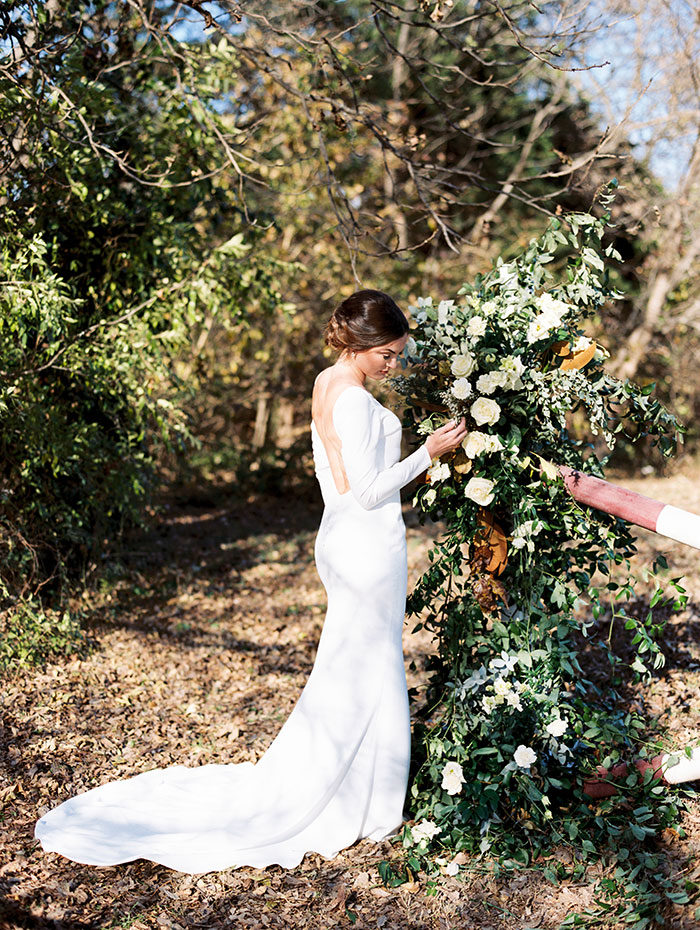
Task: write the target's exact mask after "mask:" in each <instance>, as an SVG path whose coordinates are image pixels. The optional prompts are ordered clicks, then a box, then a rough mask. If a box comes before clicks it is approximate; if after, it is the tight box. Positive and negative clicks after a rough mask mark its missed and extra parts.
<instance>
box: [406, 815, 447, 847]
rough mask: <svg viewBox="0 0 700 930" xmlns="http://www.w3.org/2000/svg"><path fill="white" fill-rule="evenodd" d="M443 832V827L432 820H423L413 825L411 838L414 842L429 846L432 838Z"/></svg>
mask: <svg viewBox="0 0 700 930" xmlns="http://www.w3.org/2000/svg"><path fill="white" fill-rule="evenodd" d="M441 832H442V828H441V827H438V825H437V824H436V823H434V822H433V821H432V820H421V822H420V823H417V824H416V825H415V826H413V827H411V839H412V840H413V842H414V843H425V844H426V846H427V844H428V843H429V842H430V840H432V838H433V837H434V836H437V835H438V833H441Z"/></svg>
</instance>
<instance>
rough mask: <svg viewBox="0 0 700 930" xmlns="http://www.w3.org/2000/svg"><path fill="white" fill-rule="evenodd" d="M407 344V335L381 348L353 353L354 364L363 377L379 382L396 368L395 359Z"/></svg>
mask: <svg viewBox="0 0 700 930" xmlns="http://www.w3.org/2000/svg"><path fill="white" fill-rule="evenodd" d="M407 342H408V335H406V336H402V337H401V338H400V339H395V340H394V341H393V342H387V344H386V345H383V346H374V347H373V348H371V349H363V350H362V351H360V352H356V353H355V362H356V364H357V365H358V366H359V368H360V370H361V371H362V373H363V374H364V375H365V377H367V378H372V379H373V380H375V381H379V380H381V379H382V378H385V377H386V376H387V375H388V374H389V372H390V371H392V370H393V369H394V368H396V363H397V359H398V357H399V355H400V354H401V352H402V351H403V348H404V346H405V345H406V343H407Z"/></svg>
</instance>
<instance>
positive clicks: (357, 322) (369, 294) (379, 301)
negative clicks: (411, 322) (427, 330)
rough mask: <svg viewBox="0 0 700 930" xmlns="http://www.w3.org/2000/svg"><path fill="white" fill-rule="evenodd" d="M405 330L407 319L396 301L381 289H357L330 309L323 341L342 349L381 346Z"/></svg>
mask: <svg viewBox="0 0 700 930" xmlns="http://www.w3.org/2000/svg"><path fill="white" fill-rule="evenodd" d="M407 332H408V320H407V319H406V317H405V316H404V315H403V313H402V312H401V310H400V309H399V307H398V305H397V304H396V301H395V300H393V299H392V298H391V297H389V295H388V294H385V293H384V292H383V291H356V292H355V293H354V294H352V295H351V296H350V297H346V298H345V300H344V301H342V303H340V304H338V306H337V307H336V308H335V310H334V311H333V315H332V316H331V318H330V320H329V321H328V325H327V326H326V343H327V344H328V345H329V346H330V347H331V348H332V349H337V350H338V351H339V352H342V351H343V350H344V349H348V350H350V351H362V350H363V349H373V348H375V346H384V345H386V344H387V343H388V342H394V341H395V340H396V339H400V338H401V337H402V336H405V335H406V333H407Z"/></svg>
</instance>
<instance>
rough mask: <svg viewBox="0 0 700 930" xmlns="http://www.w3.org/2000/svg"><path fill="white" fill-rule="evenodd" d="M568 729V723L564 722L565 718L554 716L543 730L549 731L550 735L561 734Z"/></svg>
mask: <svg viewBox="0 0 700 930" xmlns="http://www.w3.org/2000/svg"><path fill="white" fill-rule="evenodd" d="M568 729H569V724H568V723H567V722H566V720H562V718H561V717H556V718H555V719H554V720H552V721H550V722H549V723H548V724H547V726H546V727H545V730H546V731H547V733H549V735H550V736H563V735H564V734H565V733H566V731H567V730H568Z"/></svg>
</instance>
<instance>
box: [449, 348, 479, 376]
mask: <svg viewBox="0 0 700 930" xmlns="http://www.w3.org/2000/svg"><path fill="white" fill-rule="evenodd" d="M475 367H476V360H475V359H474V356H473V355H471V354H470V353H469V352H465V353H464V355H455V357H454V358H453V359H452V365H451V366H450V368H451V371H452V374H453V375H454V376H455V378H464V377H466V376H467V375H470V374H471V373H472V372H473V371H474V368H475Z"/></svg>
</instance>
